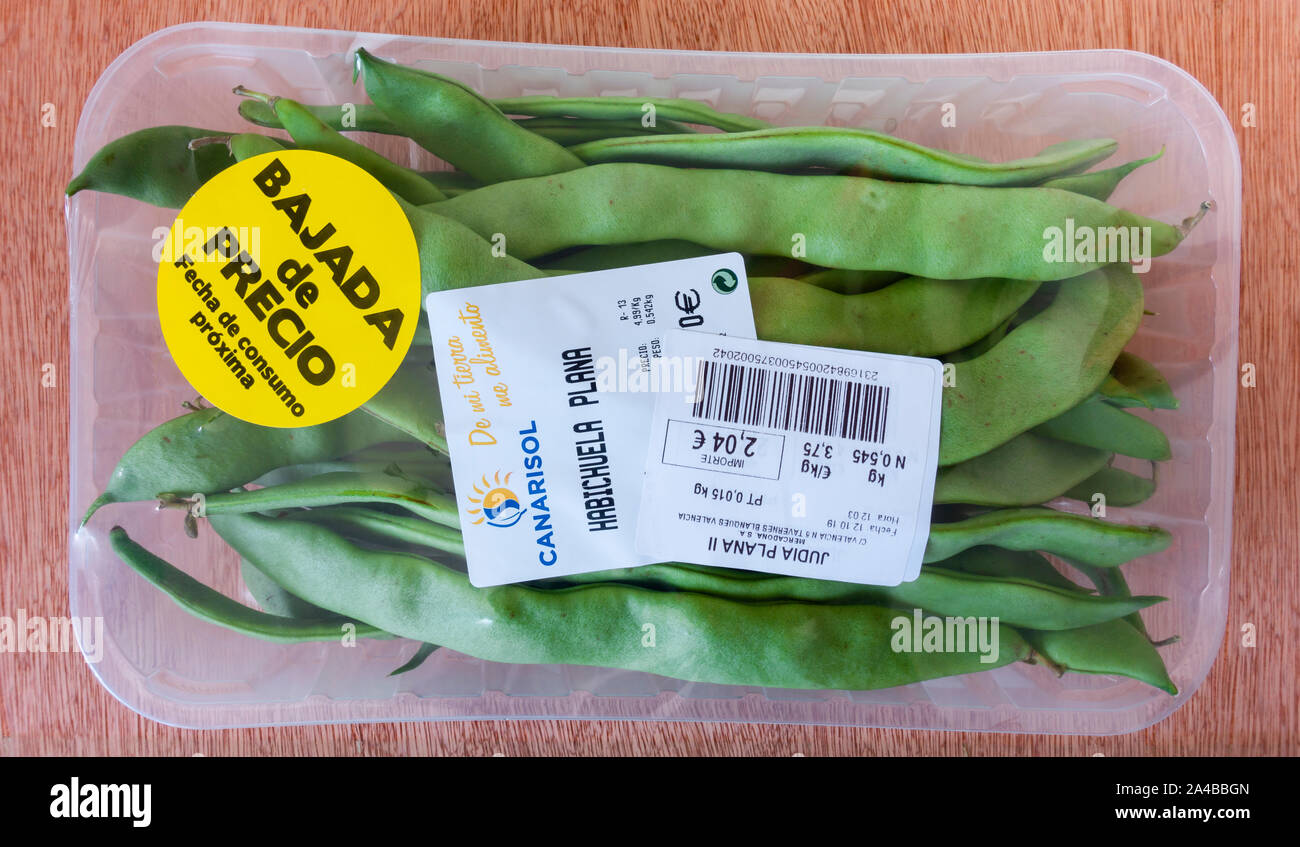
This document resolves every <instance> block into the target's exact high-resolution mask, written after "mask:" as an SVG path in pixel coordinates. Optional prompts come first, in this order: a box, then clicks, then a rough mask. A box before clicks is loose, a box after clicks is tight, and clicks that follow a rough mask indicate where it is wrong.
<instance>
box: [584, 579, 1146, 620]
mask: <svg viewBox="0 0 1300 847" xmlns="http://www.w3.org/2000/svg"><path fill="white" fill-rule="evenodd" d="M594 582H599V583H612V582H616V583H619V584H622V585H634V586H638V587H642V588H650V589H656V590H664V589H669V590H673V591H692V592H697V593H701V594H709V595H712V596H715V597H725V598H727V599H729V600H736V601H748V602H780V601H790V600H796V601H801V602H810V603H843V604H867V605H881V606H892V607H895V608H913V607H915V608H919V609H923V610H925V611H926V612H928V613H930V614H934V615H943V616H948V617H988V618H997V619H999V620H1000V621H1002V622H1003V623H1006V624H1010V625H1011V626H1026V627H1030V628H1041V629H1072V628H1075V627H1080V626H1087V625H1088V624H1092V623H1099V622H1101V621H1107V620H1113V619H1114V618H1119V617H1123V616H1124V615H1127V614H1130V613H1132V612H1135V611H1136V610H1138V609H1141V608H1146V607H1147V606H1150V605H1152V604H1154V603H1159V602H1161V601H1162V600H1163V599H1164V598H1163V597H1123V598H1121V597H1100V596H1097V595H1092V594H1081V593H1079V592H1077V591H1069V590H1062V589H1060V588H1054V587H1052V586H1048V585H1043V584H1041V583H1035V582H1031V581H1029V580H1025V579H1018V578H1008V577H990V576H980V575H976V574H970V573H962V572H960V571H954V570H944V569H941V568H930V567H927V568H924V569H923V570H922V571H921V574H920V576H918V577H917V578H916V579H915V580H914V581H912V582H904V583H900V584H899V585H896V586H878V585H859V584H855V583H848V582H833V581H830V580H824V579H807V578H804V577H794V576H766V577H764V578H762V579H747V578H742V579H735V578H732V577H731V576H729V575H727V574H726V572H725V571H722V570H721V569H716V568H715V569H709V570H707V571H706V570H704V569H701V568H690V569H688V568H683V567H681V566H680V565H676V564H672V563H665V564H657V565H642V566H640V567H636V568H623V569H619V570H612V571H598V572H596V573H588V574H579V575H577V576H573V577H566V578H563V579H561V580H559V581H558V584H559V585H579V584H590V583H594Z"/></svg>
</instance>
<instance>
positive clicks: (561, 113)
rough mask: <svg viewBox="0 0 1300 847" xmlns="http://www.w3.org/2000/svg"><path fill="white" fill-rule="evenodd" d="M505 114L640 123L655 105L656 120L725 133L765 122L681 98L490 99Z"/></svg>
mask: <svg viewBox="0 0 1300 847" xmlns="http://www.w3.org/2000/svg"><path fill="white" fill-rule="evenodd" d="M492 105H494V106H496V107H497V108H498V109H500V110H501V111H502V112H505V113H506V114H507V115H533V116H536V117H571V118H589V119H592V120H602V121H611V120H613V121H616V120H635V121H638V122H640V121H641V120H642V119H643V118H644V116H645V115H646V114H648V109H647V107H651V106H652V107H654V112H655V121H656V122H658V121H663V120H668V121H680V122H682V123H688V124H700V125H702V126H711V127H716V128H717V129H721V130H724V131H727V132H746V131H749V130H756V129H763V128H765V127H767V126H768V123H767V122H766V121H763V120H759V119H758V118H751V117H747V116H745V115H738V114H734V113H731V112H719V111H717V110H715V109H714V108H713V107H711V106H709V105H708V104H706V103H701V102H700V101H699V100H687V99H683V98H680V97H550V96H546V95H533V96H527V97H506V98H497V99H496V100H493V101H492Z"/></svg>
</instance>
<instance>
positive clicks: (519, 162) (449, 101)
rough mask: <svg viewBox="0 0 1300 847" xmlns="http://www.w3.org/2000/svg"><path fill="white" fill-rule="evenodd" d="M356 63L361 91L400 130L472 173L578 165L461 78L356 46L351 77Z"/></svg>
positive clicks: (510, 173)
mask: <svg viewBox="0 0 1300 847" xmlns="http://www.w3.org/2000/svg"><path fill="white" fill-rule="evenodd" d="M362 69H364V70H365V86H366V93H367V94H369V95H370V99H371V100H373V101H374V103H375V105H376V106H378V107H379V108H380V110H382V111H383V113H384V114H386V115H388V116H389V118H391V119H392V121H393V123H394V124H395V125H396V126H397V127H398V128H399V129H401V130H402V134H403V135H406V136H408V137H409V138H411V139H412V140H413V141H415V143H416V144H419V145H420V146H421V147H423V148H424V149H425V150H428V151H429V152H430V153H433V154H434V155H435V156H438V157H440V158H442V159H444V160H446V161H448V162H450V163H451V164H452V165H454V166H455V167H456V168H457V169H458V170H462V171H464V172H466V173H468V174H469V175H470V176H472V177H474V178H475V179H479V180H482V181H483V182H500V181H502V180H511V179H520V178H523V177H532V176H542V175H546V174H555V173H560V172H562V171H567V170H572V169H573V168H580V167H582V160H581V159H579V158H578V157H576V156H574V155H573V154H572V153H570V152H569V151H568V150H567V149H565V148H564V147H561V146H560V145H558V144H556V143H555V142H554V141H551V140H549V139H546V138H543V137H542V136H540V135H537V134H535V133H532V132H529V131H528V130H526V129H524V128H523V127H521V126H519V125H518V124H516V123H515V122H514V121H512V120H510V119H509V118H507V117H506V116H505V115H503V114H502V113H501V111H500V110H499V109H498V108H497V107H496V106H494V105H492V103H490V102H489V101H487V100H485V99H483V97H481V96H480V95H479V94H478V92H476V91H474V90H473V89H472V88H470V87H469V86H467V85H464V84H463V83H460V82H457V81H456V80H453V79H449V78H447V77H444V76H439V75H438V74H433V73H429V72H427V71H421V70H417V69H415V68H408V67H403V66H402V65H397V64H393V63H391V62H385V61H383V60H381V59H378V58H376V57H374V56H372V55H371V54H370V53H368V52H367V51H366V50H365V48H357V54H356V66H355V70H354V72H353V79H354V80H355V79H356V76H357V75H358V74H360V73H361V71H362Z"/></svg>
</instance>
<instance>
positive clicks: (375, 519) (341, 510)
mask: <svg viewBox="0 0 1300 847" xmlns="http://www.w3.org/2000/svg"><path fill="white" fill-rule="evenodd" d="M285 517H286V518H288V519H292V520H298V521H308V522H309V523H319V524H322V525H324V526H327V527H329V528H330V529H332V530H334V531H335V532H338V533H341V534H343V535H346V536H349V537H354V538H359V539H361V540H363V541H368V542H371V543H375V544H391V543H393V542H398V543H402V544H416V545H419V546H421V547H430V548H432V549H434V550H438V551H440V552H443V553H451V554H452V555H456V556H464V555H465V542H464V541H463V540H462V538H461V534H460V530H459V529H457V528H453V527H450V526H448V525H447V524H446V523H434V522H432V521H430V520H428V519H427V518H423V517H410V516H407V515H390V514H387V513H385V512H379V511H375V510H374V509H367V508H365V507H362V506H327V507H324V508H316V509H307V510H305V511H299V512H289V513H288V514H286V515H285Z"/></svg>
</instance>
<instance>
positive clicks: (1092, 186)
mask: <svg viewBox="0 0 1300 847" xmlns="http://www.w3.org/2000/svg"><path fill="white" fill-rule="evenodd" d="M1161 152H1163V150H1162V151H1161ZM1160 155H1161V154H1160V153H1157V154H1156V155H1154V156H1149V157H1147V158H1146V159H1139V160H1137V161H1136V162H1129V163H1128V164H1126V165H1120V166H1119V167H1117V168H1111V169H1109V170H1106V171H1094V172H1092V173H1087V174H1079V175H1078V176H1069V177H1060V178H1057V179H1051V180H1048V181H1047V182H1044V183H1041V185H1040V187H1042V188H1060V189H1062V190H1064V191H1073V192H1074V193H1075V194H1083V195H1085V196H1088V197H1092V198H1093V199H1095V200H1102V201H1105V200H1106V199H1107V198H1109V197H1110V195H1111V194H1112V193H1113V192H1114V190H1115V187H1116V186H1117V185H1118V184H1119V181H1120V180H1121V179H1123V178H1124V177H1125V176H1127V175H1128V174H1130V173H1132V172H1133V171H1134V170H1136V169H1137V167H1138V166H1140V165H1144V164H1146V163H1147V162H1151V161H1154V160H1155V159H1158V158H1160ZM904 276H905V275H904V274H900V273H897V272H895V271H846V270H841V269H836V268H825V269H822V270H818V271H814V272H812V273H809V274H804V275H802V276H800V277H799V280H800V281H801V282H807V283H809V284H811V285H816V286H818V287H819V288H826V289H829V290H831V291H838V292H839V293H840V294H865V293H867V292H868V291H877V290H879V289H881V288H884V287H885V286H886V285H889V284H890V283H892V282H897V281H898V280H900V279H903V278H904ZM1010 326H1011V324H1010V322H1009V321H1008V322H1007V324H1006V325H1005V326H1004V327H999V328H998V329H996V330H994V331H993V332H992V333H989V335H987V336H985V339H984V343H983V344H981V343H980V342H976V343H975V344H973V345H971V347H969V348H967V349H966V351H965V352H963V353H961V355H960V356H948V357H946V360H947V361H952V362H959V361H964V360H966V359H969V358H972V357H974V356H976V355H979V354H981V353H983V352H985V351H986V350H987V349H988V347H991V346H992V345H993V344H995V343H997V342H998V341H1000V340H1001V339H1002V336H1004V335H1005V334H1006V330H1007V329H1010ZM1110 381H1111V380H1110V379H1107V383H1109V382H1110ZM1103 391H1105V386H1103Z"/></svg>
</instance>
